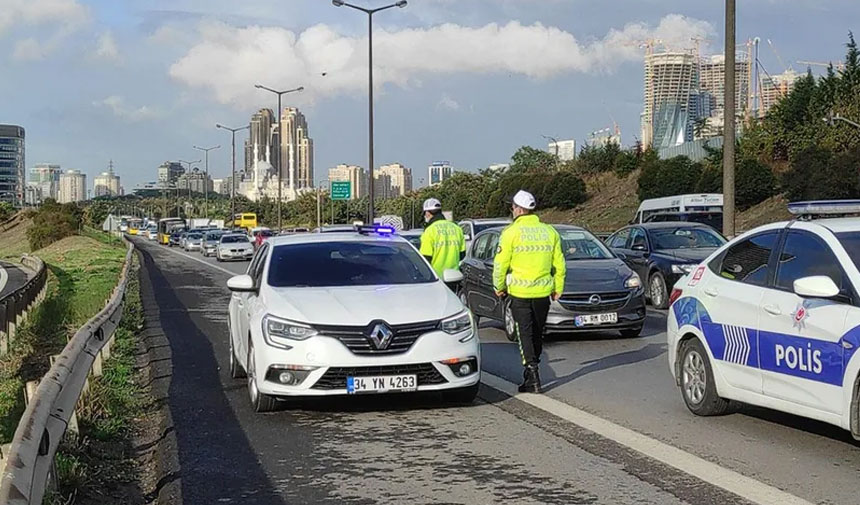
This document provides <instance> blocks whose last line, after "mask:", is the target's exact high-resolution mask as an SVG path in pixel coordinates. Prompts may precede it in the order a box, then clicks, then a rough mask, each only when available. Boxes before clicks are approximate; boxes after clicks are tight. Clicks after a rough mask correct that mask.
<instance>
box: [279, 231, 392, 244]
mask: <svg viewBox="0 0 860 505" xmlns="http://www.w3.org/2000/svg"><path fill="white" fill-rule="evenodd" d="M392 241H395V242H406V239H404V238H402V237H399V236H397V235H377V234H375V233H366V234H365V233H356V232H354V231H353V232H331V233H301V234H296V235H278V236H275V237H272V238H270V239H269V240H267V241H266V243H268V244H271V245H272V246H279V245H288V244H318V243H325V242H392Z"/></svg>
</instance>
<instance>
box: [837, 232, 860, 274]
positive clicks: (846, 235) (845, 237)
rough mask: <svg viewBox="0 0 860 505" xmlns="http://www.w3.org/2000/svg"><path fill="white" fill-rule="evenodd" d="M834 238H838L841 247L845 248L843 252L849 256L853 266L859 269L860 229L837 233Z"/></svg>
mask: <svg viewBox="0 0 860 505" xmlns="http://www.w3.org/2000/svg"><path fill="white" fill-rule="evenodd" d="M836 238H837V239H839V242H840V243H841V244H842V247H844V248H845V252H847V253H848V256H849V257H851V261H853V262H854V266H856V267H857V269H858V270H860V231H847V232H842V233H837V234H836Z"/></svg>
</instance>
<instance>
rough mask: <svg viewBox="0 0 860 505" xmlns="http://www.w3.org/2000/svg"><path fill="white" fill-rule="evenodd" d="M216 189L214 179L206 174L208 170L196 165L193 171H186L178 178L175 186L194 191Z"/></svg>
mask: <svg viewBox="0 0 860 505" xmlns="http://www.w3.org/2000/svg"><path fill="white" fill-rule="evenodd" d="M207 186H208V190H209V191H214V189H215V188H214V186H213V184H212V179H211V178H210V177H209V176H208V175H206V172H204V171H203V170H200V169H199V168H197V167H194V169H193V170H191V172H184V173H183V174H182V175H180V176H179V178H178V179H176V183H175V187H176V189H178V190H179V191H186V192H187V191H188V190H189V189H190V190H191V192H192V193H205V192H206V190H207Z"/></svg>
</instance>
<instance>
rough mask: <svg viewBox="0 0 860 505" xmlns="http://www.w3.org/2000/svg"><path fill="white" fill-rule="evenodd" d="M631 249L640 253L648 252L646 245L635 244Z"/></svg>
mask: <svg viewBox="0 0 860 505" xmlns="http://www.w3.org/2000/svg"><path fill="white" fill-rule="evenodd" d="M630 249H633V250H634V251H639V252H645V251H646V250H647V248H646V247H645V245H644V244H633V247H631V248H630Z"/></svg>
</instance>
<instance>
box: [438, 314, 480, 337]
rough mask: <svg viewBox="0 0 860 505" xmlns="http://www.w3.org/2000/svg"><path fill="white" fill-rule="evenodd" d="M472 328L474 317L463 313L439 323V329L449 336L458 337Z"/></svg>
mask: <svg viewBox="0 0 860 505" xmlns="http://www.w3.org/2000/svg"><path fill="white" fill-rule="evenodd" d="M471 328H472V315H471V314H469V312H468V311H463V312H460V313H459V314H457V315H456V316H452V317H449V318H448V319H445V320H443V321H442V322H441V323H439V329H441V330H442V331H444V332H445V333H447V334H449V335H456V334H458V333H463V332H464V331H466V330H468V329H471Z"/></svg>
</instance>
